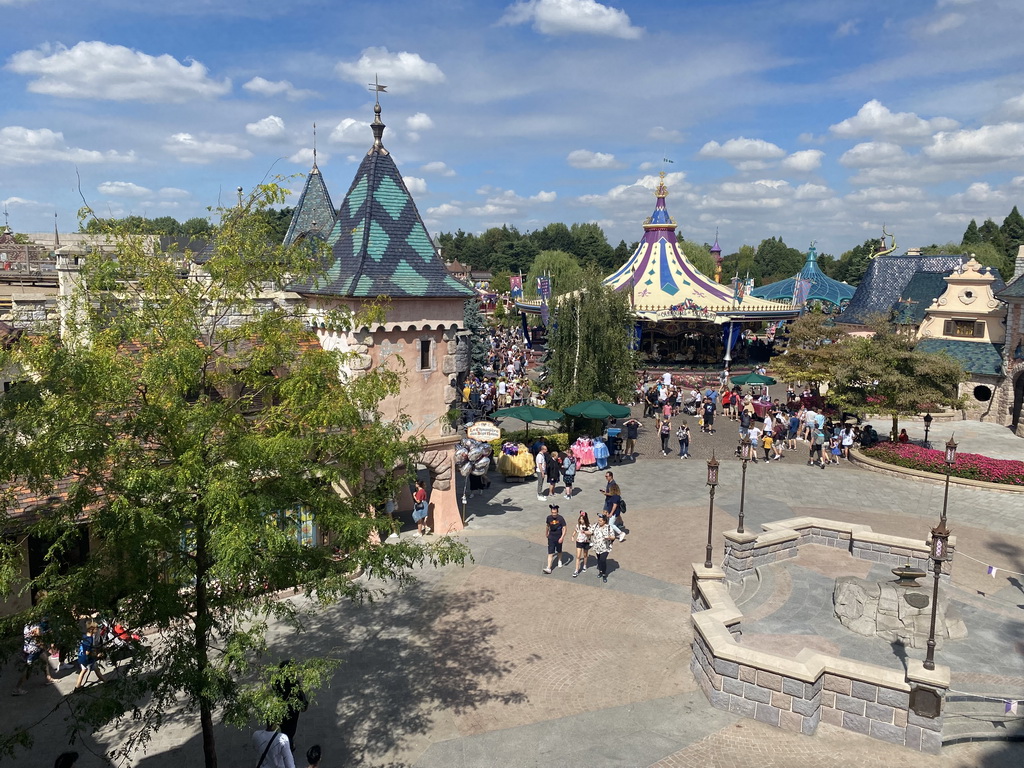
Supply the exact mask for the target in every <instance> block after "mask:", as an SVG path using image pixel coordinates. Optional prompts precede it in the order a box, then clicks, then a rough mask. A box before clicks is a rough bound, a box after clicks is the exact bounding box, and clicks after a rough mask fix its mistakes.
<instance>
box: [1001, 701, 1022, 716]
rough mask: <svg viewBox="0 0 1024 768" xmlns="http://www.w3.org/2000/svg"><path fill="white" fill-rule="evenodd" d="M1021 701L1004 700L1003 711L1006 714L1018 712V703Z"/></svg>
mask: <svg viewBox="0 0 1024 768" xmlns="http://www.w3.org/2000/svg"><path fill="white" fill-rule="evenodd" d="M1019 703H1020V702H1018V701H1004V702H1003V705H1004V707H1005V709H1004V710H1003V712H1004V713H1005V714H1007V715H1016V714H1017V705H1018V704H1019Z"/></svg>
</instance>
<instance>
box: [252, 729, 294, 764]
mask: <svg viewBox="0 0 1024 768" xmlns="http://www.w3.org/2000/svg"><path fill="white" fill-rule="evenodd" d="M252 746H253V749H255V750H256V752H258V753H259V755H260V759H259V762H258V763H256V768H295V758H294V757H293V756H292V745H291V743H290V742H289V741H288V737H287V736H285V735H284V734H283V733H281V729H280V728H275V727H274V726H273V725H271V724H270V723H267V724H266V727H265V728H264V729H263V730H262V731H256V732H255V733H253V735H252Z"/></svg>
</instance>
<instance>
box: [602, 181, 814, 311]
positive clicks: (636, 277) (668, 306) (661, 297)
mask: <svg viewBox="0 0 1024 768" xmlns="http://www.w3.org/2000/svg"><path fill="white" fill-rule="evenodd" d="M654 194H655V197H656V199H657V202H656V204H655V207H654V213H652V214H651V216H650V217H649V218H648V219H647V221H645V222H644V236H643V239H642V240H641V241H640V244H639V245H638V246H637V248H636V250H635V251H634V252H633V255H632V256H630V257H629V259H628V260H627V261H626V263H625V264H623V265H622V266H621V267H620V268H619V269H618V270H617V271H616V272H615V273H614V274H612V275H610V276H608V277H607V278H605V281H604V283H605V285H609V286H611V287H612V288H614V289H615V290H617V291H629V292H630V294H631V300H632V303H633V310H634V312H635V313H636V314H637V316H638V317H639V318H640V319H642V320H669V319H693V320H706V321H709V322H714V323H726V322H729V321H730V320H779V319H786V318H792V317H796V316H797V315H799V311H798V310H794V309H791V308H790V307H789V306H787V305H785V304H781V303H778V302H775V301H768V300H766V299H759V298H756V297H754V296H751V295H745V296H741V295H737V293H736V291H734V289H733V287H732V286H731V285H722V284H721V283H716V282H715V281H714V280H712V279H711V278H709V277H707V276H705V275H704V274H702V273H701V272H700V271H699V270H698V269H697V268H696V267H695V266H693V264H691V263H690V261H689V259H687V258H686V255H685V254H684V253H683V252H682V251H680V250H679V246H678V244H677V242H676V233H675V230H676V222H675V220H674V219H673V218H672V217H671V216H669V214H668V210H667V209H666V208H665V198H666V197H668V188H667V187H666V186H665V174H664V173H662V174H661V181H660V182H659V183H658V186H657V188H656V189H655V191H654Z"/></svg>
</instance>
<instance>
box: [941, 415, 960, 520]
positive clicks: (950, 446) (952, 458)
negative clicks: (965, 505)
mask: <svg viewBox="0 0 1024 768" xmlns="http://www.w3.org/2000/svg"><path fill="white" fill-rule="evenodd" d="M956 447H957V446H956V443H955V442H953V435H950V436H949V442H948V443H946V456H945V460H946V490H945V492H944V493H943V494H942V525H943V527H945V525H946V503H947V502H948V501H949V475H950V473H951V472H952V471H953V465H954V464H956Z"/></svg>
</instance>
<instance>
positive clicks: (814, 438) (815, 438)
mask: <svg viewBox="0 0 1024 768" xmlns="http://www.w3.org/2000/svg"><path fill="white" fill-rule="evenodd" d="M824 445H825V432H824V431H823V430H822V429H821V427H815V428H814V430H813V431H812V432H811V452H810V453H809V454H808V458H807V466H811V465H812V464H814V456H815V454H817V456H818V464H819V465H820V466H821V468H822V469H824V468H825V459H824V458H823V457H822V455H821V454H822V447H823V446H824Z"/></svg>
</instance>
